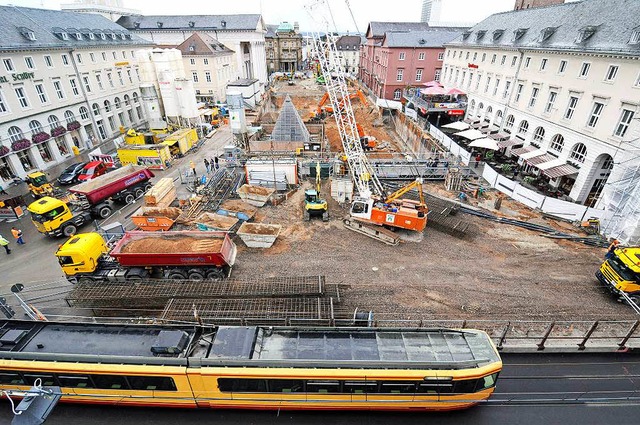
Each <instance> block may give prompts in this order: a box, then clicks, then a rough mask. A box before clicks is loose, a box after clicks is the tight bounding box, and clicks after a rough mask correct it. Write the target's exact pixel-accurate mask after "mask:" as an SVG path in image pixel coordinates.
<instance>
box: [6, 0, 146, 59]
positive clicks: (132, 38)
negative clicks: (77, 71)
mask: <svg viewBox="0 0 640 425" xmlns="http://www.w3.org/2000/svg"><path fill="white" fill-rule="evenodd" d="M0 22H4V23H5V24H4V25H0V49H1V50H5V51H6V50H23V49H55V48H82V47H95V46H105V45H108V46H112V45H114V44H115V45H141V46H150V45H153V43H151V42H150V41H147V40H143V39H142V38H140V37H138V36H136V35H133V34H132V33H131V32H129V31H127V30H126V29H123V28H122V27H121V26H119V25H118V24H115V23H114V22H111V21H110V20H109V19H107V18H105V17H103V16H101V15H95V14H90V13H73V12H62V11H59V10H49V9H34V8H29V7H17V6H0ZM77 34H80V38H78V36H77ZM103 36H104V37H103Z"/></svg>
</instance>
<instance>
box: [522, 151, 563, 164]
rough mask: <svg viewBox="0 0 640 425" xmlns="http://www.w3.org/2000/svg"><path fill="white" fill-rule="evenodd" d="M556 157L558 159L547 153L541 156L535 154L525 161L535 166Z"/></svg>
mask: <svg viewBox="0 0 640 425" xmlns="http://www.w3.org/2000/svg"><path fill="white" fill-rule="evenodd" d="M555 159H556V157H555V156H553V155H549V154H548V153H545V154H542V155H540V156H534V157H533V158H529V159H525V161H526V162H527V164H529V165H534V166H535V165H539V164H544V163H545V162H549V161H553V160H555Z"/></svg>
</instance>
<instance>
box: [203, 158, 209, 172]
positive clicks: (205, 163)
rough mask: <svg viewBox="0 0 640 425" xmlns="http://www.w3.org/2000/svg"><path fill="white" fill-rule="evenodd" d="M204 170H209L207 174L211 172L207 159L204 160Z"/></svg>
mask: <svg viewBox="0 0 640 425" xmlns="http://www.w3.org/2000/svg"><path fill="white" fill-rule="evenodd" d="M204 168H206V169H207V173H208V172H209V161H207V158H205V159H204Z"/></svg>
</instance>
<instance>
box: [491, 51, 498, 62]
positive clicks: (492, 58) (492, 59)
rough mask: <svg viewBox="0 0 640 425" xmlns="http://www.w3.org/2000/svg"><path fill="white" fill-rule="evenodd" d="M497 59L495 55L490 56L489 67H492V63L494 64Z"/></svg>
mask: <svg viewBox="0 0 640 425" xmlns="http://www.w3.org/2000/svg"><path fill="white" fill-rule="evenodd" d="M497 57H498V55H496V54H495V53H494V55H493V56H491V65H493V64H494V63H496V58H497Z"/></svg>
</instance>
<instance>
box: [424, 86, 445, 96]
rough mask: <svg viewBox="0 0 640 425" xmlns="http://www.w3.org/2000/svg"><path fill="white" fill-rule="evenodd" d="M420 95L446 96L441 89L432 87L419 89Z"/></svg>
mask: <svg viewBox="0 0 640 425" xmlns="http://www.w3.org/2000/svg"><path fill="white" fill-rule="evenodd" d="M420 94H447V91H446V90H445V89H444V88H443V87H440V86H433V87H427V88H426V89H420Z"/></svg>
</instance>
